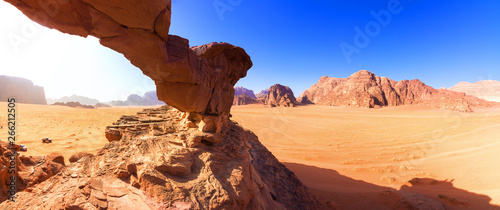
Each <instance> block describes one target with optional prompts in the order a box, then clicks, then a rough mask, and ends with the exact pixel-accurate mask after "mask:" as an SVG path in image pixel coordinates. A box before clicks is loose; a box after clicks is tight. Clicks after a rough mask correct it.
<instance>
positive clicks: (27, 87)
mask: <svg viewBox="0 0 500 210" xmlns="http://www.w3.org/2000/svg"><path fill="white" fill-rule="evenodd" d="M8 98H15V99H16V102H17V103H27V104H47V100H46V99H45V91H44V90H43V87H40V86H36V85H34V84H33V82H32V81H30V80H27V79H24V78H19V77H10V76H3V75H0V101H7V99H8Z"/></svg>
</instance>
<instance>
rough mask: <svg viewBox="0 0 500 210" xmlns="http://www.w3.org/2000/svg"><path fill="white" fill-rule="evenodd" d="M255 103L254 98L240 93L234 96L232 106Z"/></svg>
mask: <svg viewBox="0 0 500 210" xmlns="http://www.w3.org/2000/svg"><path fill="white" fill-rule="evenodd" d="M254 103H257V101H255V99H254V98H252V97H250V96H247V94H245V93H243V94H242V95H237V96H234V100H233V106H241V105H248V104H254Z"/></svg>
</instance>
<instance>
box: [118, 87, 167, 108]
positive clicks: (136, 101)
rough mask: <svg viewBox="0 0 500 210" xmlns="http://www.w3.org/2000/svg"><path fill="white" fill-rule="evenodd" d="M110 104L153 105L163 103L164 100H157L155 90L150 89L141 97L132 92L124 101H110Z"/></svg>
mask: <svg viewBox="0 0 500 210" xmlns="http://www.w3.org/2000/svg"><path fill="white" fill-rule="evenodd" d="M110 104H111V106H154V105H165V102H163V101H160V100H158V97H157V96H156V91H150V92H147V93H145V94H144V96H142V97H141V96H139V95H137V94H132V95H129V96H128V97H127V100H126V101H111V102H110Z"/></svg>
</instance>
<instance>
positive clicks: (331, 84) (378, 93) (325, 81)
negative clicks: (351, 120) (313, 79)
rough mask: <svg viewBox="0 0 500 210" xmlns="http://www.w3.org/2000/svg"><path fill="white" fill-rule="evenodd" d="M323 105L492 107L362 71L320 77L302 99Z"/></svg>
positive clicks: (464, 109) (417, 83) (416, 83)
mask: <svg viewBox="0 0 500 210" xmlns="http://www.w3.org/2000/svg"><path fill="white" fill-rule="evenodd" d="M305 97H307V100H308V101H311V102H312V103H315V104H320V105H330V106H354V107H365V108H374V107H383V106H399V105H408V104H424V105H427V106H429V107H433V108H441V109H449V110H453V111H462V112H471V111H472V107H478V106H485V107H487V106H492V105H493V104H492V103H490V102H487V101H484V100H481V99H479V98H476V97H474V96H469V95H466V94H465V93H458V92H454V91H449V90H442V89H440V90H436V89H434V88H432V87H430V86H427V85H425V84H424V83H423V82H421V81H420V80H417V79H415V80H411V81H408V80H402V81H399V82H396V81H394V80H391V79H389V78H387V77H378V76H375V74H373V73H371V72H369V71H366V70H362V71H359V72H356V73H354V74H352V75H351V76H350V77H349V78H347V79H339V78H331V77H326V76H324V77H321V78H320V80H319V81H318V83H317V84H314V85H312V86H311V87H310V88H309V89H307V90H306V91H304V92H303V93H302V94H301V95H300V98H301V99H303V98H305Z"/></svg>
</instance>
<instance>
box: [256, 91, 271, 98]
mask: <svg viewBox="0 0 500 210" xmlns="http://www.w3.org/2000/svg"><path fill="white" fill-rule="evenodd" d="M267 93H269V89H265V90H261V91H260V92H259V93H257V95H255V96H256V97H257V98H259V99H262V98H265V97H266V96H267Z"/></svg>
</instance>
